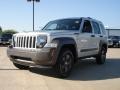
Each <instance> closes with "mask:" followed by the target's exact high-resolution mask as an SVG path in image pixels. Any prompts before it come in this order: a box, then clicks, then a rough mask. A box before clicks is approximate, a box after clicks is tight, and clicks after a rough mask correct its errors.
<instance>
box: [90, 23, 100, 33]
mask: <svg viewBox="0 0 120 90" xmlns="http://www.w3.org/2000/svg"><path fill="white" fill-rule="evenodd" d="M92 23H93V28H94V33H95V34H101V32H100V27H99V24H98V23H96V22H92Z"/></svg>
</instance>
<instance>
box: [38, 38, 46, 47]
mask: <svg viewBox="0 0 120 90" xmlns="http://www.w3.org/2000/svg"><path fill="white" fill-rule="evenodd" d="M46 43H47V36H38V37H37V45H36V46H37V48H42V47H44V46H45V44H46Z"/></svg>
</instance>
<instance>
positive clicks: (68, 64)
mask: <svg viewBox="0 0 120 90" xmlns="http://www.w3.org/2000/svg"><path fill="white" fill-rule="evenodd" d="M73 63H74V56H73V53H72V51H71V50H69V49H67V48H64V49H62V51H61V52H60V54H59V58H58V60H57V63H56V66H55V69H56V71H57V72H58V74H59V76H60V77H61V78H66V77H68V76H69V75H70V72H71V70H72V68H73Z"/></svg>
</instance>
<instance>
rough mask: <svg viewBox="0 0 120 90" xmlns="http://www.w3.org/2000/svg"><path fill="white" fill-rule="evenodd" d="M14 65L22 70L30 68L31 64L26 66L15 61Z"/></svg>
mask: <svg viewBox="0 0 120 90" xmlns="http://www.w3.org/2000/svg"><path fill="white" fill-rule="evenodd" d="M13 65H14V66H15V67H17V68H18V69H21V70H25V69H28V68H29V66H25V65H20V64H17V63H13Z"/></svg>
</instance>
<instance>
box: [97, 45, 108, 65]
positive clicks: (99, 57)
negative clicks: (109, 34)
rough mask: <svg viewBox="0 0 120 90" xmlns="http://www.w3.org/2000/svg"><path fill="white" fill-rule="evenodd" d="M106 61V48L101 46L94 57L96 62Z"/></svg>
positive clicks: (102, 62)
mask: <svg viewBox="0 0 120 90" xmlns="http://www.w3.org/2000/svg"><path fill="white" fill-rule="evenodd" d="M105 61H106V48H105V47H102V48H101V50H100V53H99V54H98V55H97V57H96V62H97V64H100V65H101V64H104V63H105Z"/></svg>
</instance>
